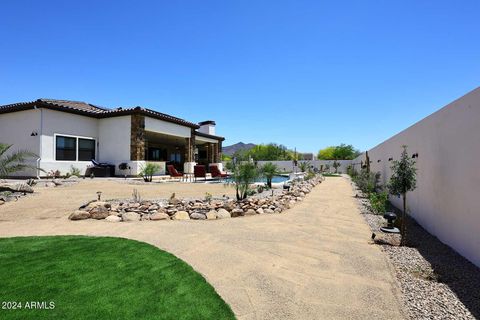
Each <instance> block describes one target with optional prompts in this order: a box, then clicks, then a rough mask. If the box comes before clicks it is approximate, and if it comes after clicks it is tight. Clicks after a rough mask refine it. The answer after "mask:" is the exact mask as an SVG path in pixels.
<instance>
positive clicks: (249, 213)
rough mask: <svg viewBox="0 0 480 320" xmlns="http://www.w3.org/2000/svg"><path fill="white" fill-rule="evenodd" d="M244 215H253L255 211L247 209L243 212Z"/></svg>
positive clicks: (255, 213)
mask: <svg viewBox="0 0 480 320" xmlns="http://www.w3.org/2000/svg"><path fill="white" fill-rule="evenodd" d="M245 215H246V216H255V215H257V212H256V211H255V210H253V209H248V210H247V212H245Z"/></svg>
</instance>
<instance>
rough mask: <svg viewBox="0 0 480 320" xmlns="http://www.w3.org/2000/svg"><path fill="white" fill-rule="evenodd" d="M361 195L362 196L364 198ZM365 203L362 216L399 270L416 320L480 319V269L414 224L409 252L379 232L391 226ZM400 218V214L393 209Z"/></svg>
mask: <svg viewBox="0 0 480 320" xmlns="http://www.w3.org/2000/svg"><path fill="white" fill-rule="evenodd" d="M357 193H358V194H359V195H360V196H361V192H360V191H359V190H358V191H357ZM368 203H369V202H368V200H366V199H364V198H361V197H359V198H358V204H359V207H360V211H361V213H362V215H363V217H364V218H365V220H366V221H367V223H368V225H369V226H370V228H371V229H372V231H373V232H375V234H376V238H375V242H376V243H377V244H379V245H381V247H382V250H383V251H384V252H385V253H386V254H387V256H388V258H389V260H390V262H391V263H392V265H393V266H394V268H395V275H396V278H397V280H398V282H399V284H400V287H401V291H402V302H403V304H404V309H405V310H406V313H407V315H408V316H409V317H410V318H411V319H480V269H479V268H477V267H476V266H475V265H473V264H472V263H470V262H469V261H468V260H466V259H465V258H463V257H462V256H460V255H459V254H458V253H456V252H455V251H454V250H452V249H451V248H450V247H448V246H447V245H445V244H443V243H442V242H440V241H439V240H438V239H437V238H436V237H434V236H432V235H431V234H429V233H428V232H427V231H426V230H425V229H423V228H422V227H421V226H420V225H419V224H417V223H416V222H415V220H413V219H409V220H407V243H408V246H405V247H399V246H398V244H399V243H400V236H399V235H390V234H384V233H382V232H380V231H379V228H380V227H381V226H384V225H385V224H386V220H385V219H384V218H383V217H382V216H379V215H375V214H372V212H371V211H370V210H369V205H368ZM390 211H395V212H396V213H397V215H399V214H400V212H399V211H398V210H397V209H395V208H391V210H390Z"/></svg>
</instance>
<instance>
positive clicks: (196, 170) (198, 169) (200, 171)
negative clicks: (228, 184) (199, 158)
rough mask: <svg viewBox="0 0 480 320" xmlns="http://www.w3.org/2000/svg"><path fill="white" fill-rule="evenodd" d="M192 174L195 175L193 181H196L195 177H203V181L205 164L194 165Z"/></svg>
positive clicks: (205, 173)
mask: <svg viewBox="0 0 480 320" xmlns="http://www.w3.org/2000/svg"><path fill="white" fill-rule="evenodd" d="M193 175H194V177H195V181H197V178H203V179H205V181H207V170H205V166H203V165H197V166H194V167H193Z"/></svg>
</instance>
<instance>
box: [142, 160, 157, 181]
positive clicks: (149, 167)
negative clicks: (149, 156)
mask: <svg viewBox="0 0 480 320" xmlns="http://www.w3.org/2000/svg"><path fill="white" fill-rule="evenodd" d="M159 169H160V166H159V165H158V164H155V163H147V164H146V165H144V166H142V167H141V170H140V176H142V177H143V180H144V181H145V182H152V178H153V175H154V174H155V173H156V172H157V171H158V170H159Z"/></svg>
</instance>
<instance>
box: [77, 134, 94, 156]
mask: <svg viewBox="0 0 480 320" xmlns="http://www.w3.org/2000/svg"><path fill="white" fill-rule="evenodd" d="M92 159H95V140H93V139H82V138H79V139H78V161H90V160H92Z"/></svg>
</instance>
